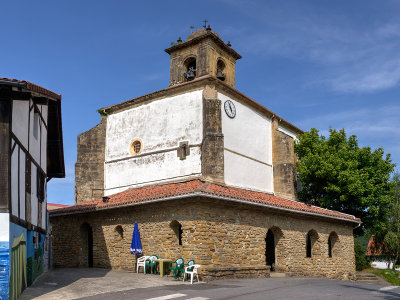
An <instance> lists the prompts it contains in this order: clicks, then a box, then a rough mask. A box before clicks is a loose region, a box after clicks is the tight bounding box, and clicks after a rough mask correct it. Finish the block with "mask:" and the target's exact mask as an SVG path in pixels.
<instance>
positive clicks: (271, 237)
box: [265, 226, 283, 271]
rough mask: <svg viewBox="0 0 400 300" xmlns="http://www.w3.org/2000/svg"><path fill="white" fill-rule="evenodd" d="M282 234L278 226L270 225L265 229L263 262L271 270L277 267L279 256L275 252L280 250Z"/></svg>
mask: <svg viewBox="0 0 400 300" xmlns="http://www.w3.org/2000/svg"><path fill="white" fill-rule="evenodd" d="M282 236H283V233H282V230H281V229H280V228H279V227H276V226H272V227H271V228H269V229H268V230H267V234H266V237H265V262H266V264H267V266H270V270H271V271H275V270H276V269H277V268H278V269H279V258H278V257H277V252H279V253H280V252H281V250H282V249H281V248H282V247H281V243H280V240H281V238H282Z"/></svg>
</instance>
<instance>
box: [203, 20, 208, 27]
mask: <svg viewBox="0 0 400 300" xmlns="http://www.w3.org/2000/svg"><path fill="white" fill-rule="evenodd" d="M203 22H204V25H203V27H204V28H207V22H208V21H207V20H204V21H203Z"/></svg>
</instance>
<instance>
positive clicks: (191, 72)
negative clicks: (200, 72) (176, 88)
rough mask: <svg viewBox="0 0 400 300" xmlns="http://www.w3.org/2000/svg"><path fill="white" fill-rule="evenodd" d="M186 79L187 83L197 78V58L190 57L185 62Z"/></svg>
mask: <svg viewBox="0 0 400 300" xmlns="http://www.w3.org/2000/svg"><path fill="white" fill-rule="evenodd" d="M184 65H185V71H186V72H185V74H184V76H185V79H186V81H191V80H193V79H195V78H196V58H194V57H189V58H188V59H186V60H185V63H184Z"/></svg>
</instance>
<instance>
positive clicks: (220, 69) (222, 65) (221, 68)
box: [216, 59, 225, 81]
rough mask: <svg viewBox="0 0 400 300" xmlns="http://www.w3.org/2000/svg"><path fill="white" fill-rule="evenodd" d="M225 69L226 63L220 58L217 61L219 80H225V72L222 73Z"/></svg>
mask: <svg viewBox="0 0 400 300" xmlns="http://www.w3.org/2000/svg"><path fill="white" fill-rule="evenodd" d="M224 70H225V63H224V62H223V61H222V60H221V59H219V60H218V62H217V74H216V76H217V78H218V79H219V80H222V81H224V80H225V74H223V73H222V72H223V71H224Z"/></svg>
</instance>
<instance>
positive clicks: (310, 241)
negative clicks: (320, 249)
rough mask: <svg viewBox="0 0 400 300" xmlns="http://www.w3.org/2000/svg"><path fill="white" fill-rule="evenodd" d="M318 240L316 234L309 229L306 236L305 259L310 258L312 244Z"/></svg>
mask: <svg viewBox="0 0 400 300" xmlns="http://www.w3.org/2000/svg"><path fill="white" fill-rule="evenodd" d="M317 240H318V233H317V232H316V231H315V230H314V229H311V230H310V231H309V232H308V233H307V235H306V257H312V255H313V247H314V244H315V243H316V242H317Z"/></svg>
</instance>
